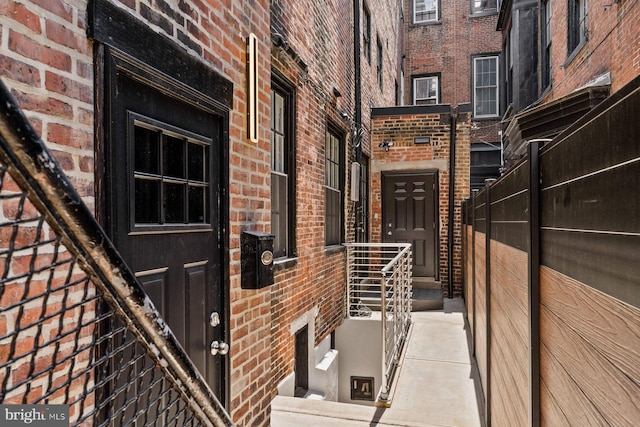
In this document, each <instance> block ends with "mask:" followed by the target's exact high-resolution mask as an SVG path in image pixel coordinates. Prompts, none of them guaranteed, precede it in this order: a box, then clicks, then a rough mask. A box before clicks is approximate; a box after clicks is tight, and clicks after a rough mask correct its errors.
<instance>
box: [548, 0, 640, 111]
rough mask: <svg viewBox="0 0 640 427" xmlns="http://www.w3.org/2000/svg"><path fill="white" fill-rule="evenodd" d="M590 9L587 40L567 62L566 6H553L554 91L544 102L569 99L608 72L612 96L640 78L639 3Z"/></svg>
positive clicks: (593, 4) (594, 5) (590, 6)
mask: <svg viewBox="0 0 640 427" xmlns="http://www.w3.org/2000/svg"><path fill="white" fill-rule="evenodd" d="M587 5H588V15H587V27H588V40H587V42H586V43H585V44H584V45H583V46H582V47H581V48H579V50H578V51H577V52H576V53H575V54H574V55H573V57H572V58H568V57H569V53H568V52H567V34H566V29H567V24H566V22H567V2H553V3H552V7H553V10H552V22H551V31H552V45H551V60H552V64H551V84H552V88H551V90H550V91H549V92H548V93H547V94H546V96H545V99H544V100H545V102H547V101H551V100H553V99H557V98H560V97H562V96H564V95H567V94H569V93H570V92H572V91H573V90H575V89H577V88H579V87H581V86H583V85H584V84H586V83H588V82H589V81H591V80H592V79H594V78H595V77H597V76H599V75H601V74H604V73H606V72H610V73H611V91H612V92H615V91H617V90H618V89H620V88H621V87H622V86H624V85H625V84H626V83H628V82H629V81H631V80H632V79H633V78H634V77H636V76H637V75H638V74H640V3H638V1H634V0H621V1H620V2H618V3H614V2H613V1H612V2H608V4H607V5H603V4H599V3H597V2H588V3H587ZM568 59H570V60H569V61H567V60H568Z"/></svg>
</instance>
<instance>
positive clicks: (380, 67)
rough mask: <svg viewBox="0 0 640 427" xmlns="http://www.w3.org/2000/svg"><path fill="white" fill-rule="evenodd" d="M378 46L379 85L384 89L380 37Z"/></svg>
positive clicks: (377, 70) (377, 67) (377, 68)
mask: <svg viewBox="0 0 640 427" xmlns="http://www.w3.org/2000/svg"><path fill="white" fill-rule="evenodd" d="M376 42H377V46H378V64H377V65H376V72H377V75H378V86H380V89H382V42H381V41H380V37H378V38H377V40H376Z"/></svg>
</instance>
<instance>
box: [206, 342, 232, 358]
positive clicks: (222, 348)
mask: <svg viewBox="0 0 640 427" xmlns="http://www.w3.org/2000/svg"><path fill="white" fill-rule="evenodd" d="M209 350H210V351H211V355H212V356H216V355H218V354H219V355H221V356H224V355H225V354H227V353H229V344H227V343H226V342H224V341H212V342H211V347H210V349H209Z"/></svg>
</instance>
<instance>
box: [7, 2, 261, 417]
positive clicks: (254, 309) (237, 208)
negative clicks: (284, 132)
mask: <svg viewBox="0 0 640 427" xmlns="http://www.w3.org/2000/svg"><path fill="white" fill-rule="evenodd" d="M114 3H116V4H118V5H119V6H121V7H122V8H124V9H126V10H127V11H128V12H129V13H131V14H132V15H134V16H136V17H137V18H138V19H140V20H142V21H145V22H147V23H148V24H149V26H150V27H151V28H153V29H154V30H156V31H158V32H159V33H162V34H164V35H166V36H167V37H169V38H171V39H172V40H173V41H174V42H175V43H176V44H177V45H179V46H182V47H183V48H184V49H186V50H187V51H189V52H190V53H192V54H193V55H195V56H198V57H200V58H202V60H203V61H205V62H206V63H207V64H208V65H209V66H210V67H212V68H213V69H215V70H216V71H218V72H219V73H220V74H222V75H223V76H225V77H226V78H227V79H229V80H231V81H232V82H233V84H234V105H233V108H232V110H231V112H230V123H229V146H230V153H229V177H228V186H229V191H228V193H229V206H228V213H227V215H228V218H229V223H228V224H227V225H226V227H227V230H228V233H229V234H228V243H227V244H226V245H225V246H226V248H227V250H228V259H229V261H230V263H229V266H228V270H227V278H228V282H227V285H226V286H228V288H229V293H228V294H229V306H230V314H229V322H230V330H231V337H230V341H231V343H232V347H231V352H230V355H229V360H230V372H231V377H232V378H231V388H230V393H229V394H230V395H229V401H230V410H231V412H232V416H233V418H234V420H235V421H236V422H238V423H239V424H241V425H260V424H265V423H268V421H267V420H268V407H269V402H270V398H271V390H272V387H271V383H270V374H271V371H270V316H269V311H270V304H271V303H270V293H269V292H268V291H263V292H260V291H242V290H241V289H240V251H239V235H240V232H241V231H242V230H244V229H258V230H263V231H268V229H269V226H270V214H269V212H270V188H269V164H270V142H269V134H268V131H269V127H268V126H269V115H268V105H269V92H268V91H269V77H270V71H269V62H270V58H269V55H268V52H269V50H268V49H269V8H268V6H267V4H268V3H267V2H266V1H251V2H247V1H242V0H235V1H233V2H229V3H230V4H228V5H227V6H225V5H223V4H221V3H219V2H201V1H195V2H186V1H182V0H180V1H164V0H154V1H151V0H150V1H144V0H122V1H116V0H114ZM86 16H87V2H86V1H82V0H80V1H75V0H73V1H72V0H24V1H5V2H2V3H1V4H0V47H1V49H0V76H1V77H2V80H3V82H4V83H5V84H6V85H7V86H8V87H9V88H10V90H11V92H12V94H13V95H14V96H15V97H16V99H17V100H18V103H19V105H20V106H21V108H23V109H24V110H25V112H26V114H27V116H28V118H29V120H30V122H31V123H32V124H33V126H34V127H35V128H36V130H37V131H38V132H39V133H40V134H41V135H42V138H43V140H44V141H45V143H46V144H47V145H48V147H49V148H50V149H51V150H52V152H53V153H54V155H55V157H56V159H57V160H58V162H59V163H60V165H61V167H62V168H63V170H64V171H65V172H66V173H67V174H68V176H69V178H70V179H71V180H72V182H73V184H74V186H75V187H76V188H77V190H78V192H79V193H80V194H81V195H82V196H83V198H84V200H85V201H86V202H87V203H88V204H89V205H90V206H94V200H95V197H96V196H97V195H96V193H95V189H94V183H95V182H96V175H98V178H100V176H99V175H100V173H101V170H97V171H96V170H94V147H95V144H94V132H93V129H94V75H93V73H94V71H93V70H94V69H93V45H92V43H91V41H90V40H88V38H87V36H86V22H85V17H86ZM250 32H254V33H256V34H257V35H258V40H259V46H260V47H259V49H260V51H261V56H260V73H259V76H260V79H261V83H262V85H261V87H260V95H259V112H260V118H261V120H260V130H259V132H260V141H259V142H258V144H252V143H249V142H247V140H246V135H245V129H246V123H245V111H246V107H245V102H246V101H245V40H246V37H247V36H248V34H249V33H250ZM100 169H101V168H100Z"/></svg>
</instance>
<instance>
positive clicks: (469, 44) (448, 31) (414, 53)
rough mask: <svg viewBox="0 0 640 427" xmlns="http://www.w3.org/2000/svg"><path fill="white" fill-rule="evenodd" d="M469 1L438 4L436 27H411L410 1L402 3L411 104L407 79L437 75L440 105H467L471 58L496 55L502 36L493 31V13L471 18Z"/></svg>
mask: <svg viewBox="0 0 640 427" xmlns="http://www.w3.org/2000/svg"><path fill="white" fill-rule="evenodd" d="M470 1H471V0H451V1H444V0H441V1H440V8H441V10H440V12H441V20H440V22H439V23H437V24H413V22H412V19H413V15H412V11H413V9H412V7H413V6H412V5H413V0H405V1H404V7H405V31H406V41H405V45H406V48H405V49H406V52H405V53H406V60H405V61H406V62H405V65H406V67H405V77H406V83H405V100H406V103H407V104H411V103H412V102H413V100H412V90H413V89H412V83H411V76H413V75H419V74H428V73H442V74H441V81H440V84H441V97H440V102H441V103H443V104H451V105H457V104H463V103H468V102H471V93H470V91H471V87H472V82H471V75H470V72H471V70H470V66H471V56H472V55H476V54H487V53H499V52H500V50H501V40H502V38H501V37H502V36H501V34H500V33H499V32H497V31H496V22H497V14H490V15H482V16H480V15H477V16H476V15H472V14H471V7H470Z"/></svg>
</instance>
